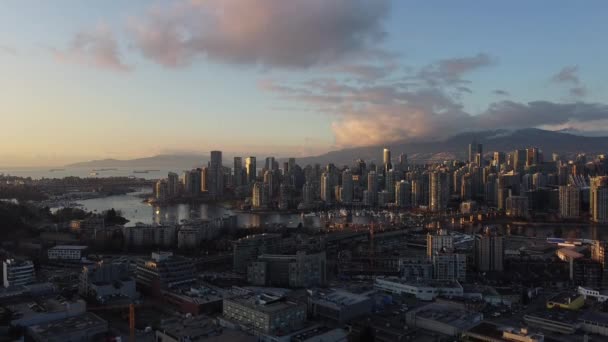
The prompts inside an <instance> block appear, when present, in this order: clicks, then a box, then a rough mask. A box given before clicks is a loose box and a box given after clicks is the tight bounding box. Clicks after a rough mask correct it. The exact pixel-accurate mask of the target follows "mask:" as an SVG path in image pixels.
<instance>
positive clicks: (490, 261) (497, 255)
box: [475, 231, 504, 272]
mask: <svg viewBox="0 0 608 342" xmlns="http://www.w3.org/2000/svg"><path fill="white" fill-rule="evenodd" d="M503 259H504V245H503V238H502V236H499V235H497V234H495V233H491V232H489V231H486V232H485V233H484V234H477V235H475V266H476V267H477V271H479V272H501V271H502V270H503Z"/></svg>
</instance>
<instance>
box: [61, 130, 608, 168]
mask: <svg viewBox="0 0 608 342" xmlns="http://www.w3.org/2000/svg"><path fill="white" fill-rule="evenodd" d="M472 141H477V142H478V143H480V144H483V151H484V154H489V153H491V152H493V151H505V152H509V151H513V150H516V149H522V148H526V147H538V148H540V149H541V150H542V151H543V152H544V154H545V158H551V154H552V153H553V152H557V153H560V154H562V155H564V156H572V155H574V154H577V153H587V154H590V155H595V154H600V153H607V152H608V137H588V136H581V135H576V134H573V133H567V132H556V131H547V130H542V129H537V128H527V129H520V130H502V129H499V130H491V131H480V132H467V133H460V134H457V135H454V136H451V137H445V138H444V139H437V140H435V141H426V142H406V141H403V142H393V143H390V144H387V145H382V146H365V147H353V148H347V149H342V150H336V151H331V152H328V153H325V154H321V155H317V156H309V157H302V158H298V159H297V161H298V164H299V165H302V166H304V165H307V164H314V163H319V164H321V165H325V164H327V163H334V164H336V165H338V166H340V165H350V164H352V162H353V161H354V160H356V159H363V160H366V161H376V162H379V161H381V160H382V151H383V148H385V147H388V148H390V150H391V152H392V156H393V160H397V158H398V156H399V155H400V154H401V153H406V154H407V155H408V159H409V160H413V161H418V162H424V161H442V160H449V159H464V158H465V157H466V154H467V151H468V145H469V143H471V142H472ZM269 155H271V153H269ZM243 156H245V155H243ZM230 157H231V156H229V155H225V156H224V164H225V165H231V162H230V161H229V160H230ZM263 158H264V157H263V156H259V157H258V159H259V160H258V166H259V165H261V163H263ZM278 159H279V160H283V159H282V158H278ZM208 160H209V156H208V155H204V154H200V155H195V154H181V155H180V154H163V155H157V156H153V157H147V158H138V159H129V160H117V159H102V160H93V161H87V162H81V163H75V164H71V165H67V166H68V167H120V166H129V167H147V166H154V167H162V166H167V167H171V166H172V167H175V166H183V167H184V168H189V167H194V166H197V165H198V166H200V165H203V164H206V162H207V161H208Z"/></svg>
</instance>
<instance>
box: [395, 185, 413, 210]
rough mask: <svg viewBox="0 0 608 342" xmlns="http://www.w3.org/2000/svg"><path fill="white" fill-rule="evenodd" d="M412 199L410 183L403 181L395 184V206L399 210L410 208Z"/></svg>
mask: <svg viewBox="0 0 608 342" xmlns="http://www.w3.org/2000/svg"><path fill="white" fill-rule="evenodd" d="M411 197H412V188H411V186H410V183H408V182H406V181H405V180H402V181H399V182H397V183H395V204H396V205H397V207H399V208H406V207H409V206H410V200H411Z"/></svg>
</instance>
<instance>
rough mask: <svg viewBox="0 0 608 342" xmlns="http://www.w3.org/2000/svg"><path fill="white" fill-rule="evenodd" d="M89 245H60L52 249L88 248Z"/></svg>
mask: <svg viewBox="0 0 608 342" xmlns="http://www.w3.org/2000/svg"><path fill="white" fill-rule="evenodd" d="M87 248H89V246H76V245H58V246H55V247H53V248H50V249H87Z"/></svg>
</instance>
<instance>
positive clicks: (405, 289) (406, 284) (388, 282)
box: [374, 278, 463, 301]
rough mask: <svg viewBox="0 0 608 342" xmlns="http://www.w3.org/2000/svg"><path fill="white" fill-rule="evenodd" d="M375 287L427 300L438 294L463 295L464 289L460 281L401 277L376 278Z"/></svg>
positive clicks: (447, 295)
mask: <svg viewBox="0 0 608 342" xmlns="http://www.w3.org/2000/svg"><path fill="white" fill-rule="evenodd" d="M374 288H375V289H377V290H381V291H386V292H390V293H394V294H398V295H403V294H409V295H412V296H415V297H416V298H417V299H420V300H425V301H430V300H434V299H435V298H437V297H438V296H446V297H462V296H463V289H462V286H461V285H460V283H458V281H449V280H446V281H441V280H419V281H415V280H410V281H408V280H403V279H399V278H376V280H375V281H374Z"/></svg>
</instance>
